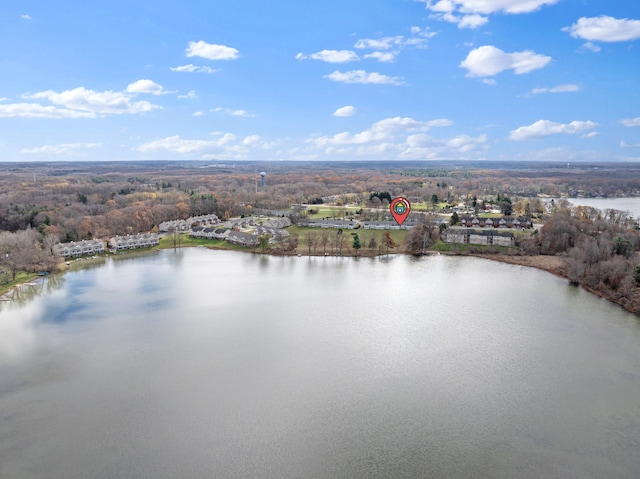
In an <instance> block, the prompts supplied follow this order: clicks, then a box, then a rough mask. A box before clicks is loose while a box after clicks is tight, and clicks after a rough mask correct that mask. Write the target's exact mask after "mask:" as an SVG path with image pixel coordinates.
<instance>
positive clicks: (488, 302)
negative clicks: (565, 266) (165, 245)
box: [0, 248, 640, 479]
mask: <svg viewBox="0 0 640 479" xmlns="http://www.w3.org/2000/svg"><path fill="white" fill-rule="evenodd" d="M0 307H1V310H0V421H1V423H0V424H1V427H0V477H1V478H3V479H13V478H16V479H30V478H47V479H52V478H60V479H63V478H64V479H73V478H82V479H87V478H132V477H153V478H175V477H182V478H198V477H207V478H209V477H224V478H281V477H282V478H294V477H296V478H300V477H304V478H325V477H348V478H392V477H393V478H416V477H424V478H457V479H460V478H484V477H487V478H520V479H522V478H532V479H533V478H536V479H538V478H541V477H561V478H580V479H585V478H603V477H606V478H609V479H611V478H625V479H628V478H630V477H638V471H640V454H638V451H639V450H640V399H639V398H640V321H639V320H638V318H637V317H636V316H634V315H632V314H630V313H627V312H625V311H624V310H622V309H621V308H619V307H617V306H615V305H613V304H611V303H608V302H607V301H605V300H602V299H600V298H597V297H595V296H593V295H590V294H589V293H586V292H585V291H583V290H581V289H579V288H575V287H572V286H570V285H568V283H567V281H566V280H563V279H560V278H557V277H554V276H552V275H550V274H548V273H545V272H542V271H538V270H534V269H527V268H524V267H520V266H513V265H506V264H501V263H495V262H491V261H488V260H482V259H477V258H457V257H447V256H429V257H423V258H412V257H408V256H397V257H390V258H388V259H387V258H375V259H370V258H361V259H354V258H335V257H327V258H324V257H317V258H309V257H300V258H299V257H285V258H282V257H268V256H261V255H254V254H243V253H237V252H228V251H210V250H206V249H203V248H192V249H186V250H183V251H177V252H175V251H171V250H165V251H160V252H156V253H150V254H141V255H135V257H122V258H117V259H108V260H106V261H105V262H104V263H101V264H97V265H93V266H88V267H86V268H85V269H82V270H78V271H74V272H70V273H67V274H65V275H64V276H57V277H54V278H51V279H50V280H46V281H44V282H43V283H40V284H36V285H32V286H23V287H22V288H20V289H19V290H18V291H17V292H16V295H15V297H14V301H12V302H6V301H4V302H1V303H0Z"/></svg>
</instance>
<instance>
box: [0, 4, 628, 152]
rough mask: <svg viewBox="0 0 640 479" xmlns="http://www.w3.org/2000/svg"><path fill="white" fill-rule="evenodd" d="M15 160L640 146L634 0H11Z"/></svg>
mask: <svg viewBox="0 0 640 479" xmlns="http://www.w3.org/2000/svg"><path fill="white" fill-rule="evenodd" d="M0 42H1V50H2V52H3V53H2V55H1V56H0V67H1V70H0V71H2V75H0V160H2V161H39V160H176V159H189V160H198V159H203V160H207V159H219V160H224V161H235V160H478V159H486V160H558V161H638V160H640V93H639V92H640V2H638V1H637V0H615V1H609V0H597V1H596V0H420V1H418V0H375V1H371V0H368V1H365V0H325V1H323V2H301V1H300V0H297V1H293V0H274V1H272V2H265V1H254V0H215V1H213V0H211V1H205V0H200V1H190V0H184V1H181V2H177V1H169V0H138V1H133V2H132V1H126V2H125V1H121V0H109V1H105V0H92V1H91V2H86V1H76V0H73V1H64V2H51V1H49V0H31V1H28V0H25V1H21V2H3V5H2V6H0Z"/></svg>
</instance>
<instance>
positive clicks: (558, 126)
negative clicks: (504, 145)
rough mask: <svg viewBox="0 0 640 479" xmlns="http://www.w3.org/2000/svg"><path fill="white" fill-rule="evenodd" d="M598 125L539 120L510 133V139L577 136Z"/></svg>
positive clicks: (588, 122)
mask: <svg viewBox="0 0 640 479" xmlns="http://www.w3.org/2000/svg"><path fill="white" fill-rule="evenodd" d="M597 126H598V124H597V123H595V122H593V121H572V122H571V123H556V122H553V121H549V120H538V121H536V122H535V123H532V124H531V125H528V126H521V127H520V128H517V129H515V130H512V131H511V132H509V139H511V140H515V141H522V140H530V139H533V138H543V137H546V136H550V135H575V134H576V133H582V132H584V131H587V130H592V129H594V128H595V127H597Z"/></svg>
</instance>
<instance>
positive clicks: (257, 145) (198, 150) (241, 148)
mask: <svg viewBox="0 0 640 479" xmlns="http://www.w3.org/2000/svg"><path fill="white" fill-rule="evenodd" d="M212 135H214V136H218V137H219V138H215V139H211V140H191V139H183V138H181V137H180V135H174V136H169V137H166V138H162V139H160V140H155V141H151V142H148V143H143V144H141V145H139V146H138V148H137V150H138V151H140V152H142V153H154V152H161V151H165V152H171V153H178V154H182V155H187V156H196V157H200V158H203V159H206V158H213V157H215V156H220V157H225V158H236V159H243V158H247V157H248V156H251V154H252V152H253V151H256V150H268V149H270V148H272V147H273V146H274V143H268V142H265V141H262V140H261V138H260V137H259V136H258V135H248V136H246V137H244V138H238V137H237V136H236V135H234V134H233V133H219V132H216V133H212Z"/></svg>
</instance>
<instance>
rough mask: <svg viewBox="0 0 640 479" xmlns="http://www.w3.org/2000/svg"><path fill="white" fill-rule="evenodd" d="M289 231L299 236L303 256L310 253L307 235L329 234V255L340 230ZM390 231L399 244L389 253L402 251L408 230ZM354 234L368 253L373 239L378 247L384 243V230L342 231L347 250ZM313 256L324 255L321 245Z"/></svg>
mask: <svg viewBox="0 0 640 479" xmlns="http://www.w3.org/2000/svg"><path fill="white" fill-rule="evenodd" d="M287 231H288V232H289V234H292V235H293V234H296V235H298V251H299V252H300V253H302V254H308V253H309V247H308V244H307V233H309V232H311V233H314V234H315V235H317V236H318V237H319V236H320V235H322V234H323V232H328V233H329V238H330V240H329V244H328V245H327V253H331V252H332V247H331V244H332V241H333V240H334V239H335V237H336V236H337V234H338V230H336V229H324V228H307V227H304V226H290V227H289V228H287ZM390 231H391V237H392V238H393V240H394V241H395V242H396V243H397V244H398V246H396V247H395V248H394V249H392V250H390V251H389V252H390V253H392V252H398V251H402V246H403V245H404V240H405V238H406V236H407V231H406V230H390ZM352 233H357V234H358V237H359V238H360V244H361V245H362V249H361V250H360V251H361V252H366V251H371V250H369V248H368V245H369V242H370V241H371V238H375V240H376V243H377V245H378V246H379V245H380V243H381V242H382V235H383V234H384V230H365V229H355V230H342V234H343V235H346V237H347V246H348V248H347V249H350V248H351V245H352V244H353V237H352V235H351V234H352ZM376 252H377V249H376ZM311 254H323V248H322V246H321V245H320V244H319V245H318V246H317V247H316V250H315V251H314V250H313V249H312V250H311ZM343 254H344V252H343Z"/></svg>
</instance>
